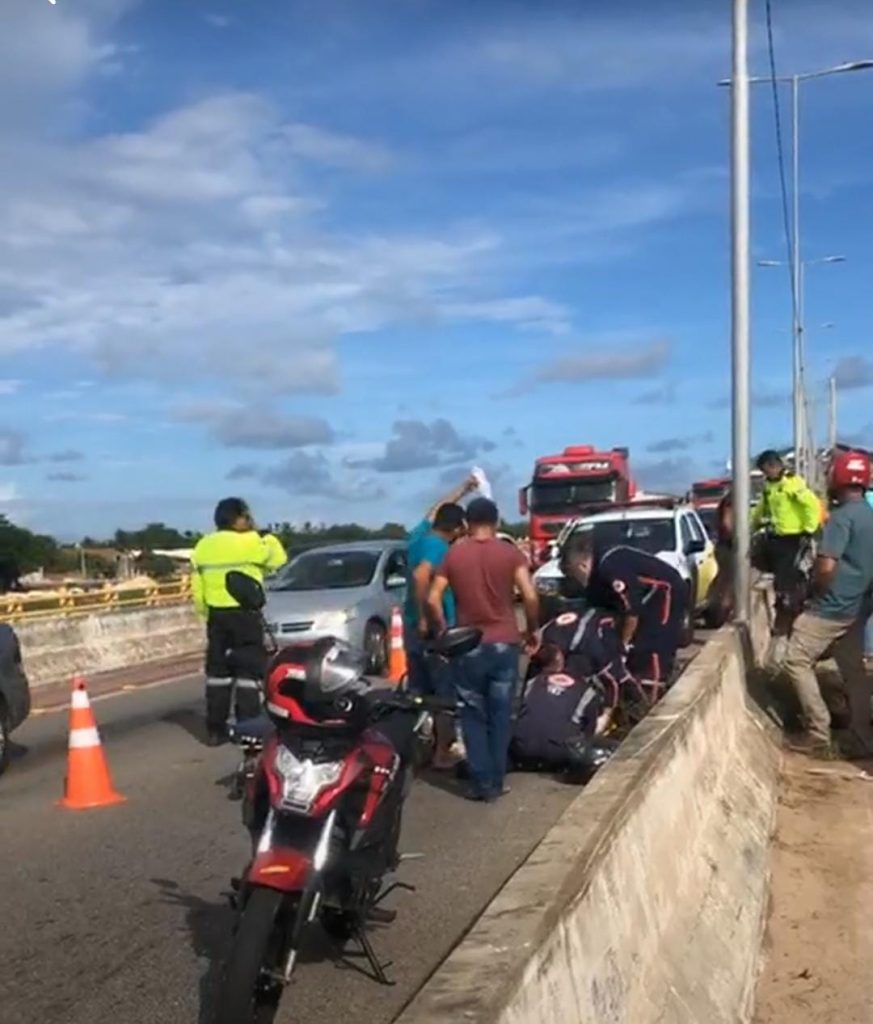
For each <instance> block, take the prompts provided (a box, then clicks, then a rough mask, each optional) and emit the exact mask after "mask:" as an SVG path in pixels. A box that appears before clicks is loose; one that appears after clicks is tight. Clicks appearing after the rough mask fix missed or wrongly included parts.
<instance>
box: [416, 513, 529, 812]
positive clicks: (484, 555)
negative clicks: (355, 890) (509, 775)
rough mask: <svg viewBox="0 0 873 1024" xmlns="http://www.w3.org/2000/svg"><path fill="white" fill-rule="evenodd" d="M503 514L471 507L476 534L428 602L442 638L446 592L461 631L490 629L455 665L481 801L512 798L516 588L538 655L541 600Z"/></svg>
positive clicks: (441, 571)
mask: <svg viewBox="0 0 873 1024" xmlns="http://www.w3.org/2000/svg"><path fill="white" fill-rule="evenodd" d="M499 521H500V515H499V513H498V511H497V506H496V505H495V504H494V502H493V501H489V500H488V499H487V498H476V499H474V500H473V501H471V502H470V504H469V506H468V507H467V524H468V527H469V536H468V537H467V538H465V539H464V540H460V541H457V542H456V543H455V544H454V545H453V546H452V548H451V549H450V550H449V552H448V554H447V555H446V557H445V560H444V561H443V563H442V565H441V566H440V567H439V568H438V569H437V573H436V577H435V578H434V582H433V585H432V587H431V590H430V595H429V597H428V611H429V613H430V615H431V618H432V620H433V622H434V624H435V625H436V627H437V631H438V632H442V630H444V629H445V628H446V621H445V616H444V613H443V593H444V592H445V590H446V588H447V587H451V589H452V593H453V594H454V595H455V603H456V606H457V622H458V625H459V626H475V627H476V628H477V629H481V630H482V643H481V644H480V646H479V647H478V648H477V649H476V650H475V651H473V652H472V653H470V654H468V655H467V656H466V657H464V658H462V659H460V661H458V662H456V663H455V667H456V672H457V675H456V680H455V682H456V687H457V691H458V697H459V699H460V701H461V726H462V729H463V732H464V744H465V746H466V748H467V764H468V766H469V769H470V782H471V789H470V793H469V796H470V797H471V798H472V799H474V800H486V801H490V800H495V799H497V797H499V796H501V795H502V794H503V793H504V792H505V789H504V784H503V779H504V776H505V775H506V761H507V752H508V750H509V740H510V734H511V729H510V726H511V718H512V703H513V697H514V696H515V686H516V683H517V681H518V657H519V648H520V646H521V643H522V637H521V634H520V632H519V628H518V622H517V621H516V616H515V604H514V598H515V590H516V588H518V590H519V592H520V593H521V597H522V601H523V602H524V614H525V621H526V633H525V637H524V643H525V647H526V649H527V650H528V651H533V650H535V649H536V646H537V640H536V631H537V625H538V622H539V601H538V598H537V592H536V589H535V587H534V585H533V580H532V579H531V576H530V570H529V569H528V565H527V561H526V560H525V558H524V555H522V553H521V552H520V551H519V550H518V548H516V547H515V545H514V544H507V543H506V542H505V541H502V540H500V539H499V538H498V536H497V526H498V523H499Z"/></svg>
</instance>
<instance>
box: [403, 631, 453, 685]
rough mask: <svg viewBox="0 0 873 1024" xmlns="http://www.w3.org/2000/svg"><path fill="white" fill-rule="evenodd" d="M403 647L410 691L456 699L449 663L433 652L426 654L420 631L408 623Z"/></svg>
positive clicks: (407, 683)
mask: <svg viewBox="0 0 873 1024" xmlns="http://www.w3.org/2000/svg"><path fill="white" fill-rule="evenodd" d="M403 648H404V650H405V651H406V685H407V687H408V689H409V692H410V693H414V694H415V695H416V696H418V697H442V698H443V699H445V700H452V699H454V696H455V688H454V685H453V681H452V676H451V672H450V670H449V666H448V664H447V663H446V662H445V661H443V660H442V659H441V658H438V657H436V656H435V655H433V654H426V653H425V650H424V643H423V641H422V639H421V637H420V636H419V635H418V632H417V631H416V630H414V629H411V628H410V627H409V626H407V625H404V627H403Z"/></svg>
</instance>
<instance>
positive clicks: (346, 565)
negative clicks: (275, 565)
mask: <svg viewBox="0 0 873 1024" xmlns="http://www.w3.org/2000/svg"><path fill="white" fill-rule="evenodd" d="M378 562H379V555H378V554H377V553H375V552H373V551H309V552H307V553H306V554H303V555H298V556H297V558H295V559H294V560H293V561H292V562H289V563H288V565H286V566H285V568H284V569H282V571H281V572H279V573H278V574H277V575H276V577H275V579H274V580H273V583H272V586H271V587H270V589H271V590H344V589H349V588H352V587H366V586H368V585H369V584H370V582H371V581H372V579H373V576H374V574H375V572H376V566H377V564H378Z"/></svg>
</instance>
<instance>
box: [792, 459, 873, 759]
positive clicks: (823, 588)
mask: <svg viewBox="0 0 873 1024" xmlns="http://www.w3.org/2000/svg"><path fill="white" fill-rule="evenodd" d="M869 485H870V458H869V456H868V455H866V454H865V453H862V452H851V451H850V452H842V451H841V452H837V453H836V454H835V455H834V457H833V461H832V464H831V469H830V480H829V491H830V496H831V499H832V500H833V502H834V503H835V507H834V509H833V511H832V512H831V515H830V517H829V518H828V522H827V525H826V526H825V529H824V533H823V535H822V539H821V544H820V546H819V551H818V557H817V558H816V562H815V569H814V574H813V581H812V591H813V597H812V601H811V602H810V604H809V606H808V608H807V609H806V611H804V612H803V614H802V615H801V616H800V617H799V618H798V619H797V621H796V622H795V623H794V629H793V630H792V633H791V639H790V640H789V642H788V652H787V654H786V656H785V663H784V669H785V673H786V675H787V676H788V677H789V679H790V680H791V682H792V683H793V685H794V689H795V691H796V693H797V696H798V699H799V701H800V704H801V707H802V708H803V717H804V723H805V726H806V730H807V731H806V733H805V735H804V736H803V737H801V738H800V739H799V740H798V741H797V742H795V743H793V744H792V745H791V746H792V749H794V750H797V751H798V752H801V753H806V754H809V755H811V756H813V757H820V758H825V759H827V758H830V757H833V756H835V755H836V754H837V753H842V754H843V755H845V756H847V757H859V758H860V757H864V758H866V757H871V756H873V727H871V723H870V699H871V695H873V686H871V681H870V678H869V677H868V676H867V675H866V674H865V672H864V641H863V632H864V623H865V621H866V619H867V617H868V616H869V614H870V611H871V608H870V598H871V592H873V508H871V507H870V506H869V505H868V504H867V502H866V501H865V500H864V492H865V489H866V488H867V487H869ZM828 653H833V656H834V658H835V659H836V662H837V665H838V667H839V669H840V674H841V675H842V677H843V685H844V686H845V688H846V691H847V694H846V696H847V699H848V704H849V710H850V714H851V722H850V726H849V730H848V732H847V733H846V735H845V737H841V738H840V743H839V746H835V745H834V744H833V743H832V740H831V715H830V712H829V711H828V708H827V705H826V704H825V702H824V700H823V698H822V695H821V690H820V689H819V685H818V680H817V679H816V675H815V665H816V663H817V662H818V660H819V659H820V658H823V657H826V656H827V654H828Z"/></svg>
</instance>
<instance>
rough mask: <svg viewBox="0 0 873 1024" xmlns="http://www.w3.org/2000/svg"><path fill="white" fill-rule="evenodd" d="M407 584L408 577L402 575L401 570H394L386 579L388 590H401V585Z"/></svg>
mask: <svg viewBox="0 0 873 1024" xmlns="http://www.w3.org/2000/svg"><path fill="white" fill-rule="evenodd" d="M405 586H406V577H405V576H402V575H401V574H400V573H399V572H392V573H391V575H390V576H388V577H387V578H386V580H385V589H386V590H399V589H400V588H401V587H405Z"/></svg>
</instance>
